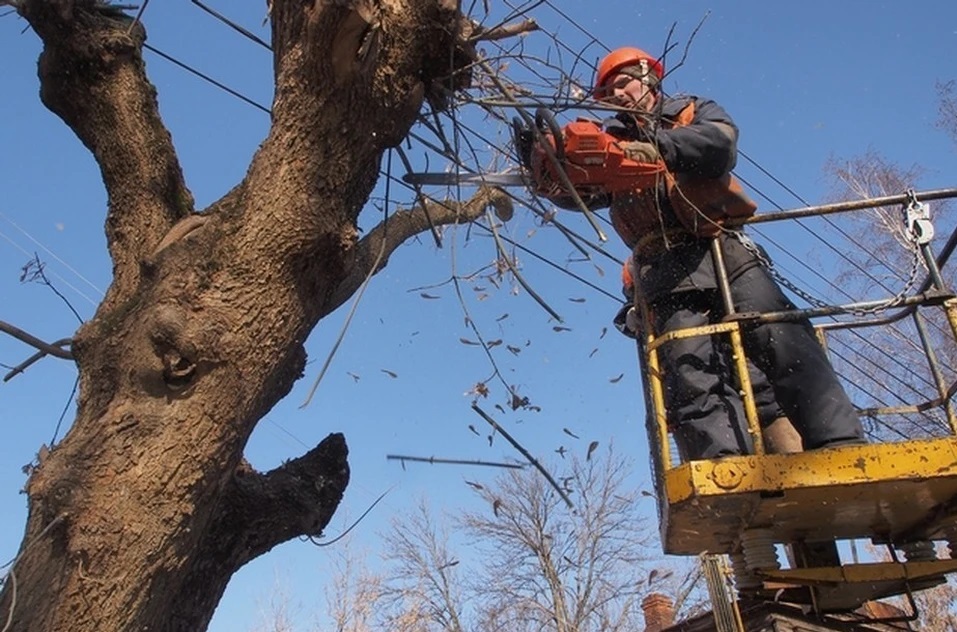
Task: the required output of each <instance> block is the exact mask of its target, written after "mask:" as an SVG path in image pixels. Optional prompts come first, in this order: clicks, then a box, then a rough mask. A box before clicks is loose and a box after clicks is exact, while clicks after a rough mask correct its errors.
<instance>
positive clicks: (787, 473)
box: [661, 437, 957, 555]
mask: <svg viewBox="0 0 957 632" xmlns="http://www.w3.org/2000/svg"><path fill="white" fill-rule="evenodd" d="M663 494H664V496H665V498H663V499H662V501H663V503H662V507H661V510H662V523H661V528H662V538H663V540H664V543H665V550H666V552H668V553H674V554H682V555H692V554H697V553H699V552H701V551H702V550H707V551H709V552H712V553H731V552H732V551H733V547H734V546H735V544H736V543H737V541H738V540H739V538H740V534H741V532H742V531H743V530H744V529H750V528H767V529H770V530H771V531H772V533H773V537H774V539H775V541H776V542H796V541H800V540H809V541H813V540H835V539H850V538H865V537H866V538H873V539H875V540H878V541H881V540H890V541H901V540H907V539H947V538H948V537H949V535H951V534H948V533H947V531H948V530H949V529H952V528H954V527H955V525H957V518H955V514H957V505H955V503H957V438H954V437H946V438H942V439H929V440H922V441H909V442H905V443H889V444H874V445H864V446H853V447H844V448H837V449H832V450H819V451H812V452H801V453H797V454H765V455H761V456H742V457H727V458H723V459H717V460H713V461H692V462H690V463H685V464H682V465H679V466H677V467H675V468H672V469H670V470H668V471H666V472H665V473H664V485H663ZM953 535H957V533H954V534H953Z"/></svg>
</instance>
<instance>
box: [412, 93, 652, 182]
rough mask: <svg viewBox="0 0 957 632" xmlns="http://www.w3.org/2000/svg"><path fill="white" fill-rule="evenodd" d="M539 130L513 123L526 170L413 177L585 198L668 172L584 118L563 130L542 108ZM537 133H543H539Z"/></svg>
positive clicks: (537, 122)
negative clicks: (628, 150)
mask: <svg viewBox="0 0 957 632" xmlns="http://www.w3.org/2000/svg"><path fill="white" fill-rule="evenodd" d="M535 125H536V127H537V130H533V129H531V128H529V127H527V126H526V125H525V123H524V122H523V121H522V119H520V118H519V117H515V119H514V120H513V121H512V128H513V134H514V143H515V148H516V150H517V151H518V155H519V159H520V161H521V163H522V167H523V168H522V169H521V170H518V171H516V170H512V171H506V172H502V173H491V174H482V173H464V174H462V173H441V172H428V173H408V174H406V175H405V176H404V177H403V178H402V179H403V180H404V181H405V182H408V183H409V184H416V185H446V186H447V185H456V184H460V185H469V184H473V185H478V184H488V185H493V186H523V187H527V188H529V189H530V190H531V191H532V192H533V193H535V194H536V195H540V196H543V197H545V198H549V199H555V198H561V197H567V196H569V195H570V192H569V191H568V187H567V185H566V178H563V177H562V175H564V176H566V177H567V182H568V183H569V184H571V186H572V187H574V189H575V191H576V192H577V193H578V194H579V195H580V196H581V197H582V198H583V199H585V198H588V197H592V196H595V195H601V194H605V193H620V192H624V191H634V190H638V189H645V188H649V187H654V186H655V185H656V184H657V183H658V182H660V179H661V177H662V176H663V174H664V172H665V165H664V163H662V162H655V163H643V162H637V161H634V160H631V159H629V158H627V157H625V154H624V152H623V151H622V149H621V147H620V146H619V144H618V143H619V139H617V138H615V137H614V136H612V135H611V134H609V133H607V132H605V131H604V130H603V129H602V127H601V125H600V124H598V123H597V122H596V121H594V120H591V119H585V118H578V119H576V120H575V121H572V122H571V123H568V124H566V125H565V127H564V128H562V127H559V125H558V123H557V121H556V120H555V115H554V113H552V112H551V111H550V110H547V109H545V108H539V109H538V111H536V113H535ZM536 131H537V134H536Z"/></svg>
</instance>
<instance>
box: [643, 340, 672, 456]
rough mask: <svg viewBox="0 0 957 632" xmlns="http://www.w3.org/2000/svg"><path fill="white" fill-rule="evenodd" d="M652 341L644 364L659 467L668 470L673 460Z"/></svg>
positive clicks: (656, 350)
mask: <svg viewBox="0 0 957 632" xmlns="http://www.w3.org/2000/svg"><path fill="white" fill-rule="evenodd" d="M652 341H653V339H652V338H649V341H648V348H649V349H650V351H649V352H648V355H647V360H646V362H645V365H646V366H647V368H648V388H649V389H650V390H651V393H650V395H651V403H652V407H653V408H654V411H655V427H656V429H657V435H658V445H657V451H658V453H659V454H660V456H661V467H662V468H663V469H664V470H669V469H671V464H672V462H673V460H672V458H671V449H670V448H669V444H668V413H667V410H666V408H665V392H664V384H663V382H662V377H661V364H660V361H659V359H658V349H657V347H654V346H652V344H651V343H652ZM652 449H655V447H654V446H653V447H652Z"/></svg>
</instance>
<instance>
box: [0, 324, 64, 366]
mask: <svg viewBox="0 0 957 632" xmlns="http://www.w3.org/2000/svg"><path fill="white" fill-rule="evenodd" d="M0 331H2V332H3V333H5V334H9V335H11V336H13V337H14V338H16V339H17V340H19V341H20V342H25V343H27V344H28V345H30V346H31V347H35V348H37V349H39V350H40V351H42V352H43V353H44V354H48V355H52V356H55V357H57V358H62V359H64V360H72V359H73V354H72V353H70V351H69V350H68V349H63V348H61V347H60V346H59V345H56V344H47V343H46V342H44V341H42V340H40V339H39V338H37V337H36V336H32V335H30V334H28V333H27V332H25V331H23V330H22V329H20V328H19V327H15V326H13V325H11V324H10V323H6V322H4V321H2V320H0Z"/></svg>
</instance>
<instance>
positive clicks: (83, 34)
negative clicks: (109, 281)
mask: <svg viewBox="0 0 957 632" xmlns="http://www.w3.org/2000/svg"><path fill="white" fill-rule="evenodd" d="M17 11H18V12H19V13H20V15H22V16H23V17H24V18H25V19H26V20H27V21H28V22H29V23H30V26H31V27H33V30H34V31H36V33H37V34H38V35H39V36H40V38H41V39H42V40H43V44H44V48H43V53H42V54H41V56H40V64H39V77H40V96H41V98H42V100H43V103H44V104H45V105H46V106H47V107H48V108H49V109H50V110H51V111H52V112H54V113H56V114H57V115H58V116H59V117H60V118H62V119H63V121H64V122H65V123H66V124H67V125H69V126H70V128H71V129H72V130H73V131H74V133H76V135H77V136H78V137H79V139H80V140H81V141H82V142H83V144H84V145H86V146H87V147H88V148H89V149H90V151H91V152H93V155H94V157H95V158H96V161H97V163H98V164H99V166H100V171H101V173H102V175H103V181H104V184H105V185H106V190H107V194H108V196H109V216H108V218H107V237H108V239H109V245H110V251H111V254H112V256H113V262H114V266H115V267H114V276H115V279H116V283H115V284H114V287H113V292H116V291H120V292H122V291H129V290H131V289H132V288H133V287H134V286H135V283H136V279H137V278H138V262H139V261H140V259H142V258H143V257H144V256H145V255H147V254H148V253H150V252H152V250H153V249H154V248H155V247H156V245H157V244H159V243H160V240H161V239H162V238H163V236H164V235H165V234H166V232H167V231H168V230H169V228H170V226H172V225H173V224H174V223H175V222H176V221H178V220H179V219H181V218H183V217H185V216H187V215H188V214H189V213H190V212H191V211H192V209H193V198H192V195H191V194H190V192H189V190H188V189H187V188H186V185H185V183H184V180H183V174H182V170H181V168H180V165H179V161H178V159H177V157H176V154H175V152H174V150H173V144H172V139H171V137H170V134H169V132H168V131H167V129H166V127H165V126H164V125H163V122H162V120H161V119H160V116H159V110H158V106H157V100H156V90H155V89H154V87H153V86H152V84H150V82H149V81H148V80H147V78H146V71H145V64H144V62H143V57H142V45H143V42H144V41H145V38H146V35H145V31H144V30H143V28H142V25H140V24H138V23H137V24H132V23H131V21H130V19H129V17H128V16H125V15H123V14H122V13H121V12H120V11H118V10H117V9H116V7H111V6H109V5H105V4H104V3H102V2H97V1H96V0H22V1H21V2H19V3H18V4H17ZM131 25H132V28H131Z"/></svg>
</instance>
